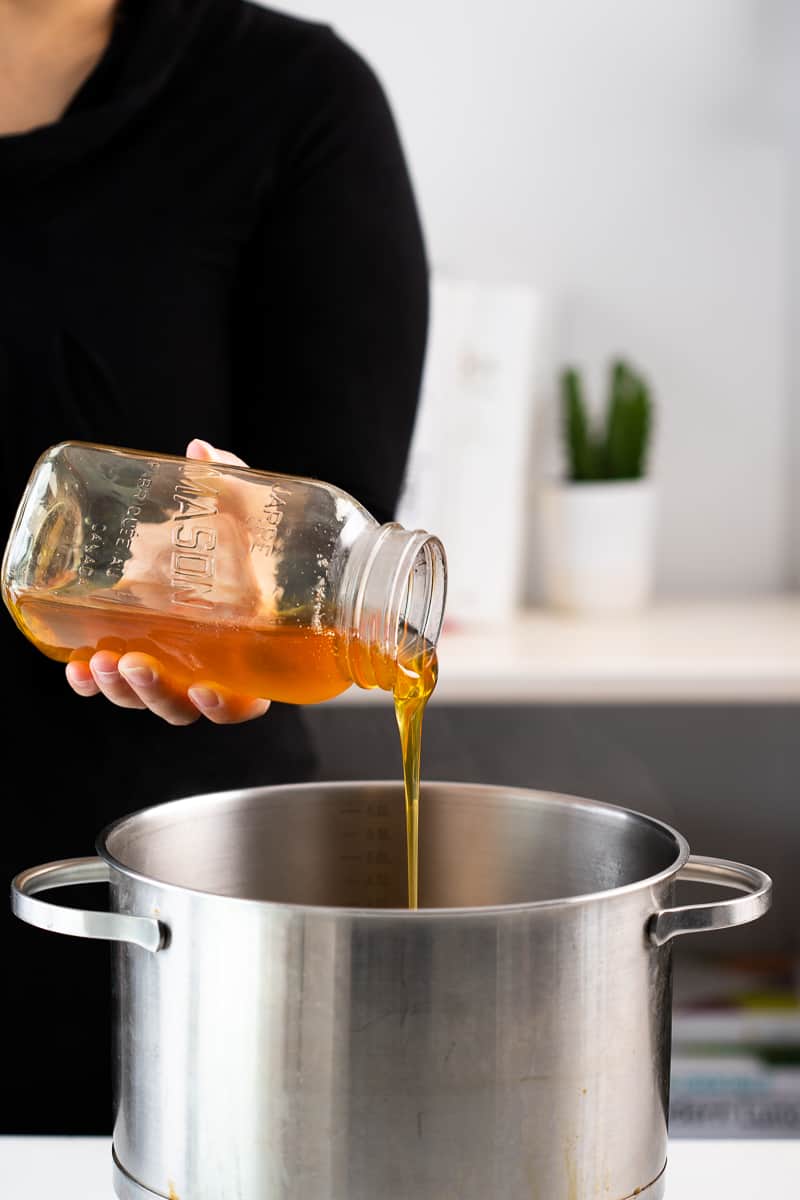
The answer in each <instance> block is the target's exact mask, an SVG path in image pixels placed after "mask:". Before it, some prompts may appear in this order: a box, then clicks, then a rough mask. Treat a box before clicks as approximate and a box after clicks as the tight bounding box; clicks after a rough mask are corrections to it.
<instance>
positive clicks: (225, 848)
mask: <svg viewBox="0 0 800 1200" xmlns="http://www.w3.org/2000/svg"><path fill="white" fill-rule="evenodd" d="M419 841H420V907H422V908H464V907H468V908H471V907H485V906H492V907H494V906H498V905H508V904H525V903H531V902H535V901H544V900H558V899H567V898H569V897H575V896H581V895H587V894H591V893H595V892H603V891H607V890H609V889H611V888H618V887H623V886H625V885H627V884H634V883H637V882H641V881H643V880H646V879H649V878H650V877H652V876H654V875H657V874H660V873H661V872H662V871H666V870H668V869H670V868H672V869H676V868H677V866H678V865H679V863H680V862H681V861H682V860H683V858H684V857H685V855H686V854H687V853H688V848H687V847H686V844H685V842H684V841H683V839H682V838H680V836H679V835H676V834H675V833H674V832H673V831H672V830H670V829H669V828H668V827H667V826H665V825H662V824H661V823H660V822H658V821H655V820H652V819H651V818H649V817H645V816H642V815H640V814H638V813H633V812H630V811H628V810H627V809H622V808H615V807H610V806H608V805H603V804H597V803H594V802H593V801H589V800H578V799H575V798H573V797H569V796H559V795H556V794H553V793H547V792H534V791H523V790H520V789H506V788H498V787H481V786H473V785H469V784H447V783H428V784H427V785H424V786H423V789H422V798H421V804H420V839H419ZM98 847H99V850H100V853H101V854H102V855H103V856H104V857H107V858H111V859H112V860H113V861H114V863H115V865H117V866H118V867H121V868H122V869H123V870H126V869H127V870H130V871H133V872H135V873H137V874H139V875H143V876H147V877H148V878H150V879H153V880H156V881H159V882H161V883H167V884H173V885H177V886H179V887H186V888H192V889H195V890H197V891H203V892H211V893H214V894H217V895H223V896H236V897H240V898H244V899H251V900H270V901H276V902H279V903H289V904H304V905H330V906H336V907H338V906H346V907H359V908H404V907H405V906H406V841H405V811H404V799H403V791H402V787H401V786H400V785H397V784H389V783H337V784H331V783H328V784H302V785H299V786H297V785H295V786H289V787H270V788H253V789H248V790H245V791H237V792H222V793H217V794H212V795H207V796H195V797H191V798H189V799H186V800H175V801H172V802H171V803H168V804H162V805H159V806H157V807H155V808H150V809H147V810H145V811H143V812H140V813H136V814H134V815H133V816H130V817H125V818H123V819H122V820H121V821H118V822H116V824H114V825H113V826H111V827H110V828H109V829H108V830H106V832H105V833H104V834H103V835H102V836H101V838H100V841H99V843H98Z"/></svg>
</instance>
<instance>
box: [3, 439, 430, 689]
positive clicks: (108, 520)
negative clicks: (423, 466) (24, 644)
mask: <svg viewBox="0 0 800 1200" xmlns="http://www.w3.org/2000/svg"><path fill="white" fill-rule="evenodd" d="M445 590H446V563H445V555H444V550H443V547H442V545H441V542H439V541H438V539H437V538H435V537H432V536H431V535H430V534H428V533H425V532H424V531H421V530H416V531H409V530H407V529H403V528H402V527H401V526H400V525H397V524H387V525H380V524H379V523H378V522H377V521H376V520H375V519H374V518H373V517H372V516H370V514H369V513H368V512H367V511H366V510H365V509H364V508H363V507H362V505H360V504H359V503H358V501H356V500H354V499H353V498H352V496H349V495H347V493H345V492H343V491H341V490H340V489H339V488H336V487H333V486H332V485H331V484H327V483H322V482H319V481H318V480H314V479H301V478H296V477H293V476H288V475H274V474H270V473H268V472H264V471H255V470H251V469H250V468H246V467H238V466H228V465H227V464H221V463H214V462H205V461H198V460H194V459H185V458H178V457H174V456H171V455H165V454H145V453H142V452H139V451H132V450H122V449H117V448H113V447H109V446H97V445H93V444H89V443H82V442H64V443H62V444H60V445H57V446H54V447H52V448H51V449H49V450H47V451H46V452H45V453H44V454H43V455H42V457H41V458H40V459H39V461H38V463H37V464H36V466H35V468H34V470H33V474H32V476H31V479H30V481H29V483H28V486H27V489H26V491H25V494H24V496H23V498H22V501H21V503H20V506H19V510H18V512H17V516H16V520H15V522H14V526H13V529H12V532H11V536H10V538H9V542H8V545H7V547H6V552H5V557H4V560H3V568H2V591H3V599H4V601H5V603H6V605H7V606H8V608H9V610H10V611H11V613H12V615H13V617H14V619H15V621H16V623H17V625H18V626H19V628H20V629H21V630H22V632H23V633H24V634H25V636H26V637H28V638H29V639H30V640H31V641H32V642H33V643H34V645H36V646H38V648H39V649H40V650H41V651H43V653H45V654H47V655H48V656H49V657H50V658H54V659H57V660H58V661H60V662H68V661H70V660H73V659H85V660H88V659H89V658H90V657H91V655H92V654H93V653H94V652H95V651H96V650H101V649H109V650H113V651H116V652H118V653H125V652H127V651H131V650H136V651H142V652H144V653H146V654H151V655H153V656H154V657H155V658H157V659H159V660H160V661H161V662H162V663H163V664H164V667H165V669H166V670H167V671H168V672H169V673H170V674H171V675H172V676H173V677H174V678H175V679H176V680H177V681H180V682H182V683H183V684H185V685H186V686H188V685H189V684H192V683H198V682H201V681H206V682H208V681H211V682H214V683H218V684H221V685H223V686H225V687H228V688H231V689H232V690H235V691H237V692H239V693H242V694H244V695H251V696H263V697H266V698H269V699H272V700H282V701H286V702H288V703H291V704H308V703H316V702H319V701H322V700H328V699H330V698H332V697H333V696H335V695H337V694H338V693H340V692H343V691H345V689H346V688H348V687H349V686H350V685H351V684H353V683H355V684H357V685H358V686H359V687H363V688H372V687H376V686H377V687H383V688H386V689H387V690H392V689H393V686H394V681H395V674H396V669H397V664H398V655H400V653H401V650H402V648H403V647H406V648H408V647H409V645H410V644H411V646H412V649H411V651H410V652H411V653H414V654H418V653H419V652H420V648H430V649H432V648H433V647H435V645H436V641H437V639H438V636H439V631H440V628H441V623H442V616H443V611H444V601H445Z"/></svg>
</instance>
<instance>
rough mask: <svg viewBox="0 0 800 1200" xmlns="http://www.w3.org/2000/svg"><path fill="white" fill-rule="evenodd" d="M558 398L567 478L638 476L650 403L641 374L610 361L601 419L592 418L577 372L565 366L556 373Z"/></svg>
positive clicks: (644, 453) (643, 457)
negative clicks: (604, 406)
mask: <svg viewBox="0 0 800 1200" xmlns="http://www.w3.org/2000/svg"><path fill="white" fill-rule="evenodd" d="M561 404H562V418H563V430H564V442H565V447H566V451H567V460H568V467H569V478H570V479H571V480H572V481H573V482H576V483H585V482H589V481H599V480H611V479H641V478H642V476H643V475H644V473H645V470H646V466H647V452H648V449H649V445H650V436H651V432H652V424H653V405H652V401H651V398H650V389H649V387H648V385H647V383H646V382H645V380H644V379H643V378H642V377H641V375H639V374H638V373H637V372H636V371H634V370H633V368H632V367H630V366H629V365H628V364H627V363H625V362H623V361H622V360H617V361H616V362H614V363H612V365H611V371H610V377H609V385H608V400H607V403H606V411H605V416H604V420H603V421H602V422H600V423H594V424H593V422H592V420H591V418H590V416H589V411H588V408H587V405H586V401H585V398H584V389H583V382H582V380H581V376H580V372H579V371H578V370H576V368H574V367H568V368H567V369H566V370H565V371H564V372H563V373H562V376H561Z"/></svg>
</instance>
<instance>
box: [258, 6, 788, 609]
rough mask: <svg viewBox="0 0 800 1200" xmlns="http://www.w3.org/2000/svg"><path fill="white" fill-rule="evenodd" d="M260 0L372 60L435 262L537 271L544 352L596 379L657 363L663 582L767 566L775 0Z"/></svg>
mask: <svg viewBox="0 0 800 1200" xmlns="http://www.w3.org/2000/svg"><path fill="white" fill-rule="evenodd" d="M278 7H282V8H283V7H285V8H286V9H287V10H288V11H291V12H294V13H296V14H298V15H301V16H310V17H313V18H315V19H321V20H325V21H328V22H329V23H331V24H333V25H334V26H335V27H336V28H337V29H338V31H339V32H340V33H341V34H342V36H344V37H345V38H346V39H348V40H349V41H351V42H352V43H353V44H354V45H355V46H357V47H358V48H359V49H360V50H361V51H362V52H363V53H364V54H365V56H366V57H367V58H368V59H369V60H370V61H371V62H372V64H373V66H374V67H375V68H376V70H377V72H378V74H379V75H380V76H381V78H382V79H383V81H384V84H385V86H386V88H387V91H388V92H389V95H390V98H391V101H392V103H393V106H394V109H395V113H396V115H397V118H398V122H399V124H400V127H401V131H402V135H403V139H404V143H405V146H406V150H407V153H408V156H409V159H410V163H411V167H412V173H413V175H414V178H415V182H416V186H417V190H418V195H419V199H420V203H421V208H422V213H423V219H424V222H425V226H426V230H427V236H428V242H429V248H430V252H431V257H432V260H433V262H434V264H435V265H436V266H438V267H442V268H446V269H448V270H450V271H451V272H454V273H457V274H458V273H460V274H464V275H468V276H477V277H478V278H484V279H491V280H506V279H508V280H519V281H525V282H529V283H532V284H534V285H535V286H537V287H539V288H544V289H546V290H547V291H548V292H549V293H550V294H551V295H552V296H553V299H554V302H555V303H556V305H557V312H558V322H557V330H558V334H557V346H558V357H559V359H563V358H569V359H570V360H575V361H577V362H579V363H583V364H586V365H587V366H588V367H589V368H590V370H591V379H592V380H593V382H594V384H595V391H596V392H597V391H599V385H600V381H601V376H600V371H601V369H602V368H603V367H604V363H605V361H606V359H607V358H608V356H609V355H611V354H612V353H615V352H617V351H620V352H623V353H625V354H627V355H629V356H630V357H631V358H632V359H633V360H634V361H636V362H637V363H638V364H639V365H640V366H641V367H642V368H643V369H644V370H645V371H646V372H647V373H648V374H649V375H650V376H651V377H652V380H653V382H654V385H655V388H656V393H657V400H658V403H659V420H658V441H657V453H656V470H657V474H658V477H659V480H660V484H661V509H662V520H661V529H660V544H659V573H660V583H661V588H662V591H663V592H665V593H667V592H673V593H683V594H691V593H718V594H724V593H730V592H734V591H736V592H752V591H763V590H770V589H776V588H779V587H780V586H782V585H784V584H785V583H786V581H787V579H788V576H789V572H790V564H789V557H790V555H789V546H790V539H791V535H790V528H789V511H790V508H789V506H790V490H791V489H790V484H789V478H788V476H789V464H788V455H787V449H786V446H787V438H788V436H789V391H788V365H787V361H788V360H787V356H788V337H787V321H788V296H789V273H788V268H787V255H788V252H789V239H790V235H789V227H788V216H789V214H788V189H789V179H790V162H789V155H788V153H787V150H786V147H785V145H784V143H785V142H786V136H785V125H784V124H783V122H782V120H781V117H780V115H779V109H780V105H781V103H782V94H781V92H780V89H779V88H777V87H776V84H775V79H776V62H777V61H778V60H780V61H781V62H782V61H783V56H782V53H781V47H782V46H783V37H784V33H785V30H784V28H783V26H784V24H785V23H786V22H787V21H788V19H789V18H788V12H789V9H790V7H791V6H790V5H789V4H787V5H786V6H784V5H783V4H778V5H774V6H771V5H765V4H763V3H759V0H702V2H698V0H669V2H668V0H661V3H659V4H643V3H642V2H641V0H496V2H495V3H493V4H489V3H486V2H485V0H460V2H459V0H403V2H402V3H401V2H400V0H380V2H379V3H376V2H375V0H328V3H323V2H322V0H316V2H315V0H296V2H295V3H294V4H287V5H282V4H281V5H278ZM798 219H800V218H798ZM797 265H798V279H800V263H798V264H797ZM547 399H548V402H552V397H548V398H547ZM798 459H799V460H800V454H799V455H798Z"/></svg>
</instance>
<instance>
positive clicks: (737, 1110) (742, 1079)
mask: <svg viewBox="0 0 800 1200" xmlns="http://www.w3.org/2000/svg"><path fill="white" fill-rule="evenodd" d="M675 992H676V995H675V1007H674V1017H673V1026H672V1084H671V1098H670V1133H671V1134H672V1136H674V1137H697V1138H702V1137H707V1138H726V1137H731V1138H734V1137H736V1138H799V1137H800V963H798V962H797V961H796V960H794V959H792V958H789V957H772V958H769V959H766V958H765V959H728V960H723V961H718V960H717V961H713V962H709V961H708V960H706V961H704V962H702V963H700V962H696V961H693V960H686V961H680V962H678V964H677V968H676V989H675Z"/></svg>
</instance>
